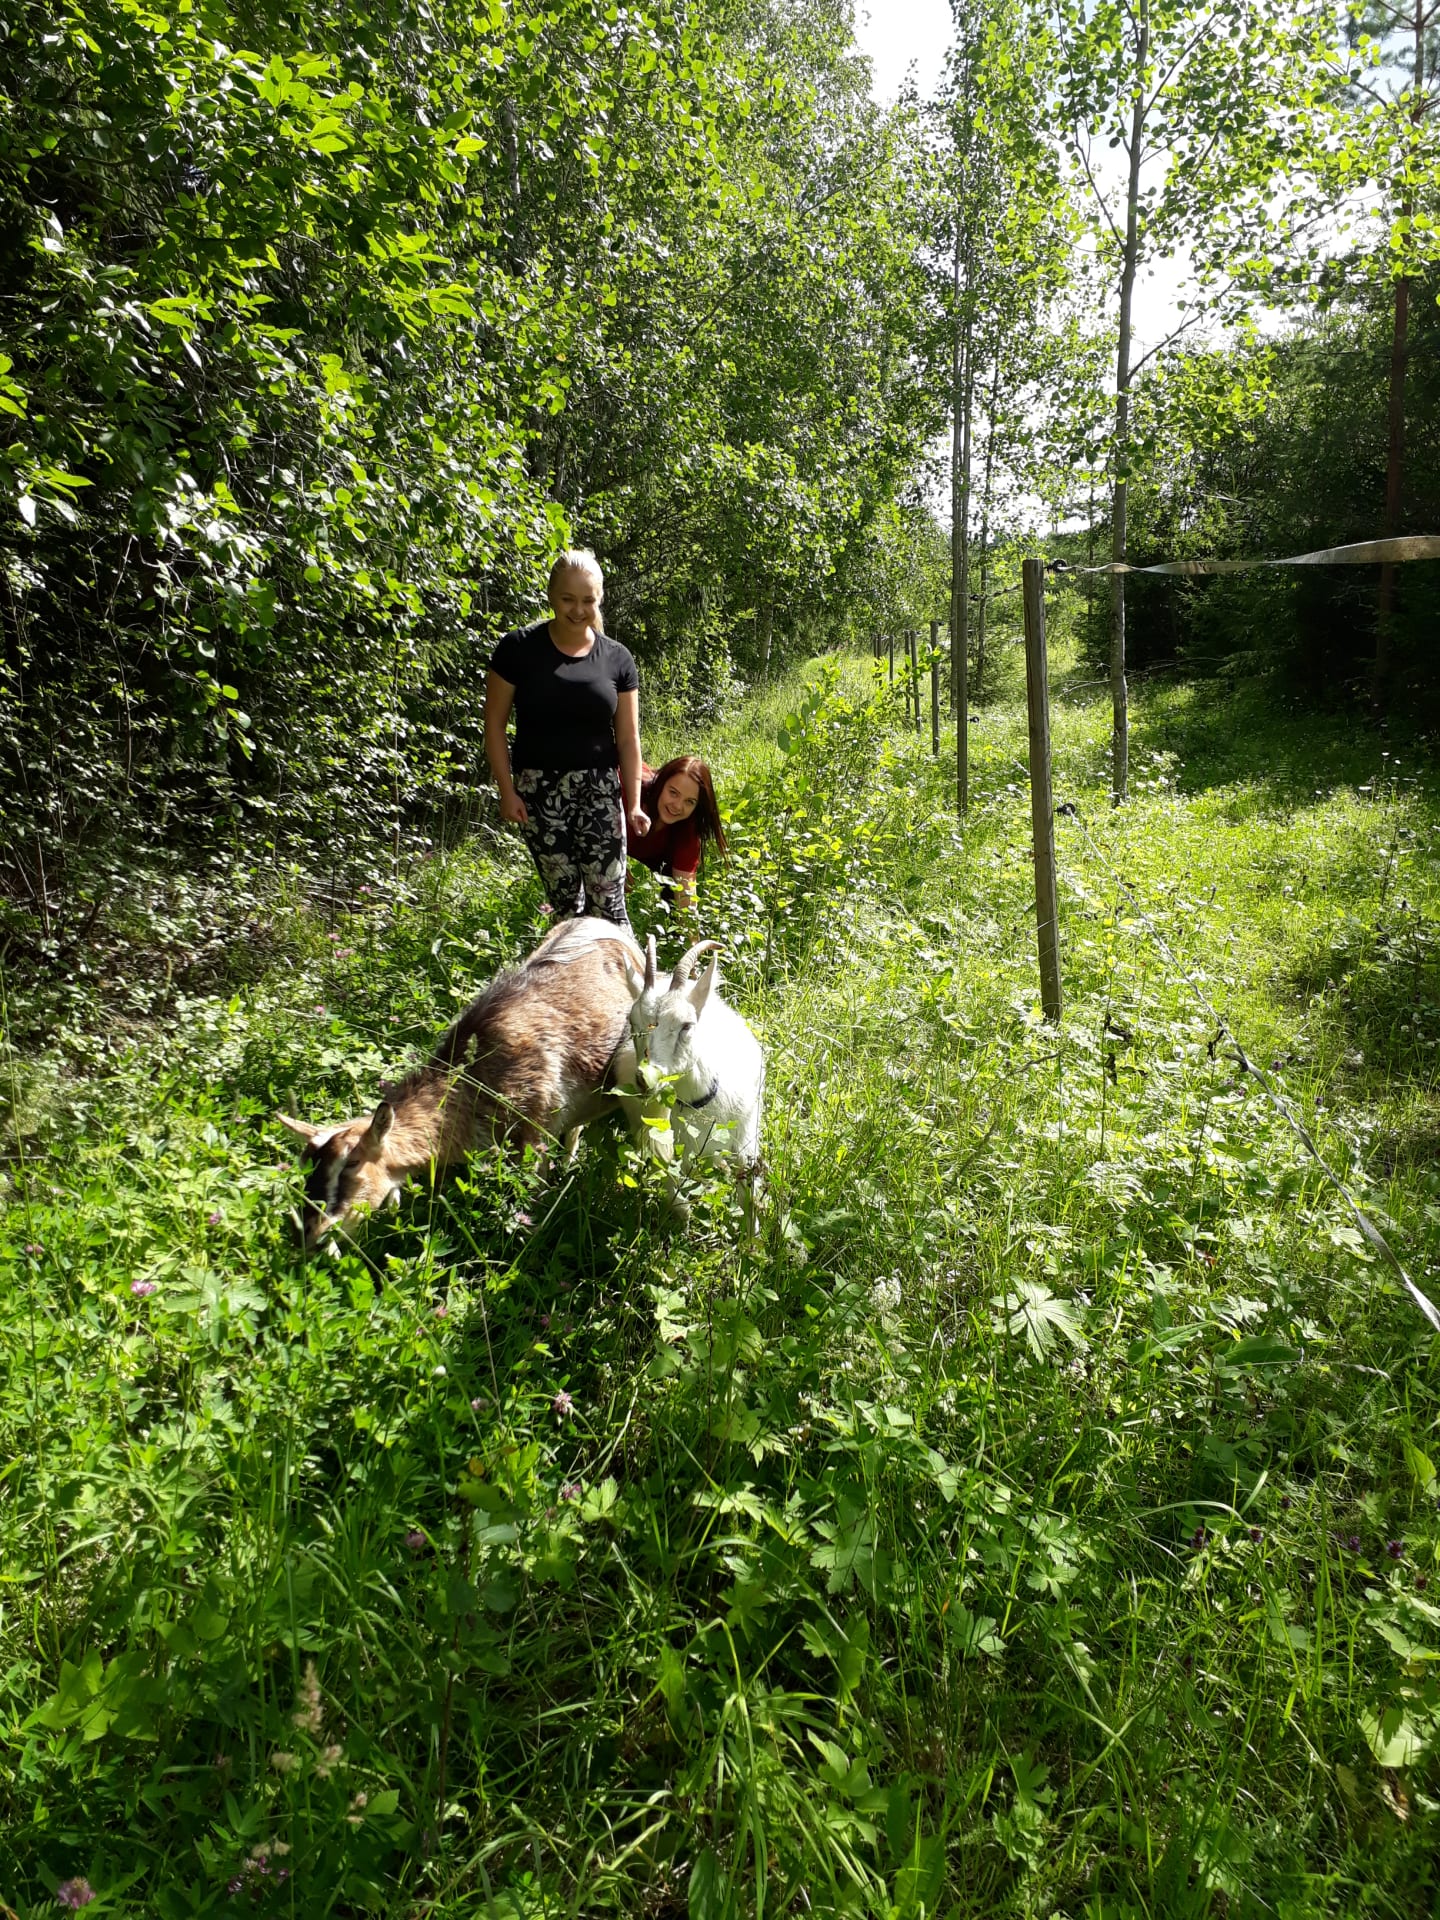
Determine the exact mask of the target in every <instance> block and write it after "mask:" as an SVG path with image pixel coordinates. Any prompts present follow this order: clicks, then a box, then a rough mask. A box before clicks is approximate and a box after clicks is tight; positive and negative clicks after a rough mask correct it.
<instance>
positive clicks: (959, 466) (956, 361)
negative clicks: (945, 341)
mask: <svg viewBox="0 0 1440 1920" xmlns="http://www.w3.org/2000/svg"><path fill="white" fill-rule="evenodd" d="M960 259H962V232H960V209H958V207H956V217H954V278H952V282H950V292H952V298H954V336H952V340H950V712H952V714H954V712H960V682H962V678H964V672H966V647H968V641H970V634H968V622H966V612H968V609H966V593H964V582H962V538H964V536H962V532H960V528H962V526H964V522H966V518H968V515H966V405H964V388H966V328H964V326H962V324H960Z"/></svg>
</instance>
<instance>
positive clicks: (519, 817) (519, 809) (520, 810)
mask: <svg viewBox="0 0 1440 1920" xmlns="http://www.w3.org/2000/svg"><path fill="white" fill-rule="evenodd" d="M500 818H501V819H502V820H508V821H509V823H510V825H511V826H512V827H528V826H529V824H530V810H529V808H528V807H527V806H526V805H525V802H524V801H523V800H522V799H521V798H520V796H519V794H518V793H517V792H516V791H515V789H514V788H513V787H512V788H511V789H510V791H509V793H502V794H501V796H500Z"/></svg>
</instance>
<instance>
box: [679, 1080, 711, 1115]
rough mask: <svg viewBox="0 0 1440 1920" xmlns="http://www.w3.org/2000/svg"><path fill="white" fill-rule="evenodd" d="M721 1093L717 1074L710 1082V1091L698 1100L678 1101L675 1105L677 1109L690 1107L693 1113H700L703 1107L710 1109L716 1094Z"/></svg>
mask: <svg viewBox="0 0 1440 1920" xmlns="http://www.w3.org/2000/svg"><path fill="white" fill-rule="evenodd" d="M719 1091H720V1076H719V1074H718V1073H717V1074H715V1075H714V1076H713V1077H712V1079H711V1081H710V1086H709V1090H708V1091H707V1092H706V1093H704V1094H702V1095H701V1097H700V1098H699V1099H698V1100H677V1101H676V1102H675V1104H676V1106H677V1107H689V1108H690V1110H691V1112H692V1113H693V1112H696V1111H698V1110H699V1109H700V1108H701V1107H708V1106H709V1104H710V1102H711V1101H712V1100H713V1099H714V1098H715V1096H716V1094H717V1093H718V1092H719Z"/></svg>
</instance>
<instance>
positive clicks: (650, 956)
mask: <svg viewBox="0 0 1440 1920" xmlns="http://www.w3.org/2000/svg"><path fill="white" fill-rule="evenodd" d="M654 986H655V936H654V934H653V933H652V934H651V936H650V938H649V939H648V940H647V941H646V942H645V991H646V992H647V993H650V992H652V991H653V989H654Z"/></svg>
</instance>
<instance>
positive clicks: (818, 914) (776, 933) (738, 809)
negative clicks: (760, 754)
mask: <svg viewBox="0 0 1440 1920" xmlns="http://www.w3.org/2000/svg"><path fill="white" fill-rule="evenodd" d="M893 705H894V702H893V700H892V699H891V698H890V696H889V695H888V694H887V692H886V691H885V689H884V687H883V686H882V684H881V682H880V680H879V678H878V676H877V677H876V679H875V680H873V681H872V682H871V683H870V684H869V685H868V686H866V685H865V684H864V683H863V682H861V683H860V686H859V687H858V688H857V686H856V676H854V675H849V676H847V675H845V674H843V673H842V671H841V667H840V663H839V662H838V661H837V660H834V659H827V660H824V661H822V662H821V663H820V666H819V668H818V670H817V671H816V673H815V676H814V678H813V680H812V681H811V682H810V683H809V684H808V685H807V687H806V689H805V692H804V695H803V697H802V699H801V701H800V704H799V705H798V706H797V707H796V708H795V709H794V710H793V711H791V712H789V713H787V714H786V715H785V717H784V719H783V720H782V721H781V724H780V726H779V727H778V728H777V730H776V736H775V739H776V745H777V746H778V747H779V749H780V755H781V758H780V760H779V762H778V763H776V764H775V765H774V766H772V767H769V768H767V769H766V770H765V772H763V773H761V774H756V775H752V776H751V777H750V778H749V779H748V780H746V781H745V782H744V783H743V785H742V786H740V787H739V788H738V789H737V790H735V791H734V792H733V793H727V796H726V798H727V811H728V815H729V821H730V833H731V839H732V841H733V851H732V853H731V857H730V859H729V861H728V862H727V863H726V866H725V867H724V868H723V869H721V870H720V871H719V872H718V873H717V875H716V876H715V877H714V878H713V879H712V880H710V881H709V884H708V886H707V889H706V903H705V912H706V919H707V924H708V925H709V926H710V927H711V928H712V929H713V931H714V933H715V935H716V938H718V939H719V940H720V942H721V945H722V947H723V948H724V950H725V952H726V953H727V955H729V956H730V969H731V971H732V972H734V971H736V970H738V971H740V972H742V973H743V972H744V971H745V970H746V969H747V968H749V967H752V966H757V965H758V967H759V968H760V970H761V972H762V973H763V972H764V970H765V969H766V968H767V967H768V965H769V963H770V961H771V960H772V959H774V958H778V957H784V958H785V959H787V960H790V961H793V960H795V959H798V958H799V956H800V955H801V954H802V953H803V952H804V951H805V949H806V947H807V946H808V945H809V944H810V942H811V941H812V940H813V939H814V938H815V937H816V935H817V933H820V932H823V919H824V915H825V914H826V913H827V912H829V911H831V910H832V909H833V908H834V907H835V905H836V903H837V902H838V901H840V900H842V899H844V898H846V897H847V896H853V895H855V894H857V893H864V892H866V891H867V890H868V891H876V890H878V889H879V888H880V886H881V877H880V876H881V873H882V870H883V867H884V863H885V860H886V857H887V856H888V855H889V854H890V853H891V852H893V851H894V847H895V842H896V836H897V835H899V834H901V833H903V831H904V828H903V826H902V823H901V819H900V817H899V814H898V811H897V808H896V806H895V804H894V802H895V794H894V790H893V787H892V786H891V785H890V784H889V783H888V782H885V781H877V779H876V777H875V776H876V773H877V771H880V772H883V771H885V770H886V769H888V768H890V767H893V766H894V765H895V764H896V755H895V750H894V747H893V745H892V742H891V739H890V734H889V727H888V724H887V723H888V720H889V719H890V717H891V709H892V707H893Z"/></svg>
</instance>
